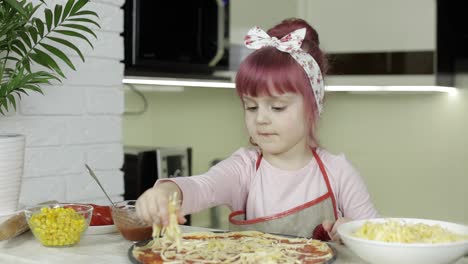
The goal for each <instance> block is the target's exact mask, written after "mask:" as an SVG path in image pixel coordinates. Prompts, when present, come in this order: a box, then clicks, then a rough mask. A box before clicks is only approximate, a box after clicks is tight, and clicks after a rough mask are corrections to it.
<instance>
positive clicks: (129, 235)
mask: <svg viewBox="0 0 468 264" xmlns="http://www.w3.org/2000/svg"><path fill="white" fill-rule="evenodd" d="M117 229H119V231H120V234H122V236H123V237H124V238H125V239H127V240H130V241H142V240H147V239H150V238H151V237H152V233H153V228H152V227H151V226H144V227H135V226H121V225H117Z"/></svg>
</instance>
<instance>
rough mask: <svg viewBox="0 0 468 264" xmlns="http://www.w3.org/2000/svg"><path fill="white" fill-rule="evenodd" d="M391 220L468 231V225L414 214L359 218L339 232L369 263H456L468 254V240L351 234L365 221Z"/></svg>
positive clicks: (458, 232)
mask: <svg viewBox="0 0 468 264" xmlns="http://www.w3.org/2000/svg"><path fill="white" fill-rule="evenodd" d="M389 220H396V221H400V222H406V223H409V224H414V223H423V224H427V225H437V224H438V225H440V226H441V227H443V228H445V229H447V230H448V231H451V232H453V233H456V234H460V235H468V226H465V225H460V224H455V223H450V222H444V221H436V220H427V219H415V218H375V219H368V220H356V221H351V222H348V223H344V224H342V225H341V226H339V227H338V234H339V235H340V236H341V240H342V241H343V243H344V244H345V245H346V246H347V247H348V248H349V249H350V250H351V251H353V252H354V253H355V254H356V255H358V256H359V257H361V258H362V259H364V260H366V261H368V262H369V263H375V264H395V263H398V264H406V263H407V264H443V263H444V264H445V263H454V262H455V261H457V260H458V259H460V258H461V257H463V256H464V255H466V254H468V240H463V241H457V242H449V243H434V244H428V243H411V244H409V243H391V242H381V241H375V240H368V239H363V238H357V237H354V236H353V235H352V234H353V233H354V232H355V231H356V230H357V229H358V228H360V227H361V226H362V225H363V224H364V223H365V222H366V221H370V222H375V223H383V222H385V221H389Z"/></svg>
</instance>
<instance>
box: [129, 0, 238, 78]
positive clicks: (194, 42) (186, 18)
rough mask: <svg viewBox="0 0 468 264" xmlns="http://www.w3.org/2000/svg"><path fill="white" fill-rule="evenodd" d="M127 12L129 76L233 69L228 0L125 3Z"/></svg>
mask: <svg viewBox="0 0 468 264" xmlns="http://www.w3.org/2000/svg"><path fill="white" fill-rule="evenodd" d="M123 9H124V14H125V15H124V32H123V36H124V43H125V59H124V62H125V75H127V76H128V75H137V76H138V75H140V76H141V75H144V76H170V75H171V74H186V75H191V74H195V75H196V74H207V73H212V72H213V71H215V70H227V69H228V68H229V2H228V0H190V1H159V0H158V1H155V0H126V2H125V4H124V7H123Z"/></svg>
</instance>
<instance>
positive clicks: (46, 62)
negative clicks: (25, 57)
mask: <svg viewBox="0 0 468 264" xmlns="http://www.w3.org/2000/svg"><path fill="white" fill-rule="evenodd" d="M34 52H36V53H32V54H31V55H30V56H31V58H32V59H33V60H34V61H35V62H37V63H38V64H40V65H42V66H44V67H47V68H49V69H51V70H53V71H55V72H56V73H58V74H59V75H60V76H62V77H63V78H65V75H64V74H63V72H62V70H61V69H60V67H59V66H58V64H57V62H55V60H54V59H53V58H52V57H50V56H49V54H47V53H45V52H43V51H41V50H40V49H34Z"/></svg>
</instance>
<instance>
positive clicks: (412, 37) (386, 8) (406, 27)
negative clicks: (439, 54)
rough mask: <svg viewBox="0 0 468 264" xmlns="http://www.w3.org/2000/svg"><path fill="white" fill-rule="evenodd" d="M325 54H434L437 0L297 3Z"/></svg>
mask: <svg viewBox="0 0 468 264" xmlns="http://www.w3.org/2000/svg"><path fill="white" fill-rule="evenodd" d="M298 10H299V12H300V13H299V16H300V17H302V18H304V19H306V20H307V21H308V22H309V23H310V24H311V25H312V26H314V27H315V28H316V30H317V31H318V33H319V36H320V40H321V46H322V48H323V49H324V50H325V51H327V52H328V53H343V52H344V53H350V52H388V51H421V50H425V51H433V50H435V47H436V0H411V1H408V0H352V1H351V0H298Z"/></svg>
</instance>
